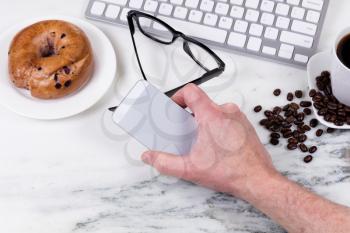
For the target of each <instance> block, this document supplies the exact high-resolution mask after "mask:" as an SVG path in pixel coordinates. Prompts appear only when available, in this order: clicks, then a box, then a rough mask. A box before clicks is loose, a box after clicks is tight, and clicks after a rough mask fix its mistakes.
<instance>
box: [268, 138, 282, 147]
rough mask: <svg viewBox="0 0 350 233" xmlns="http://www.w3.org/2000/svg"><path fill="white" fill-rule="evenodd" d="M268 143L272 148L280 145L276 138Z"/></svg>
mask: <svg viewBox="0 0 350 233" xmlns="http://www.w3.org/2000/svg"><path fill="white" fill-rule="evenodd" d="M270 143H271V144H272V145H274V146H277V145H278V144H279V143H280V141H279V140H278V139H277V138H271V139H270Z"/></svg>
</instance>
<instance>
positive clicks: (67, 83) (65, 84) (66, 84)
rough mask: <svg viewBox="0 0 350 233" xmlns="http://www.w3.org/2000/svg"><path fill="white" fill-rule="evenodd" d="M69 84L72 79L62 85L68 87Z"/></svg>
mask: <svg viewBox="0 0 350 233" xmlns="http://www.w3.org/2000/svg"><path fill="white" fill-rule="evenodd" d="M71 84H72V80H67V81H66V82H65V83H64V86H65V87H69V86H70V85H71Z"/></svg>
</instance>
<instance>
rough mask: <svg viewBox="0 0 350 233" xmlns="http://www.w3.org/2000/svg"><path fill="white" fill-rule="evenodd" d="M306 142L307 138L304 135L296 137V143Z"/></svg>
mask: <svg viewBox="0 0 350 233" xmlns="http://www.w3.org/2000/svg"><path fill="white" fill-rule="evenodd" d="M306 140H307V136H306V135H305V134H300V135H299V137H298V142H305V141H306Z"/></svg>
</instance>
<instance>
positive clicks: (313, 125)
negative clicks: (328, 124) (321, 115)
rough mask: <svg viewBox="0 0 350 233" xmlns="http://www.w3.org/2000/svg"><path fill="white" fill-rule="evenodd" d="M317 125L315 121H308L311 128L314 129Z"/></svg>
mask: <svg viewBox="0 0 350 233" xmlns="http://www.w3.org/2000/svg"><path fill="white" fill-rule="evenodd" d="M317 125H318V120H317V119H312V120H310V126H311V127H312V128H315V127H316V126H317Z"/></svg>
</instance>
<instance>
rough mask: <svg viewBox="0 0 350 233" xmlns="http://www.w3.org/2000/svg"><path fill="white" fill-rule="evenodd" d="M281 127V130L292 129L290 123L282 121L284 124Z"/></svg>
mask: <svg viewBox="0 0 350 233" xmlns="http://www.w3.org/2000/svg"><path fill="white" fill-rule="evenodd" d="M281 126H282V128H291V127H292V124H290V123H288V122H286V121H284V122H282V124H281Z"/></svg>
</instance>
